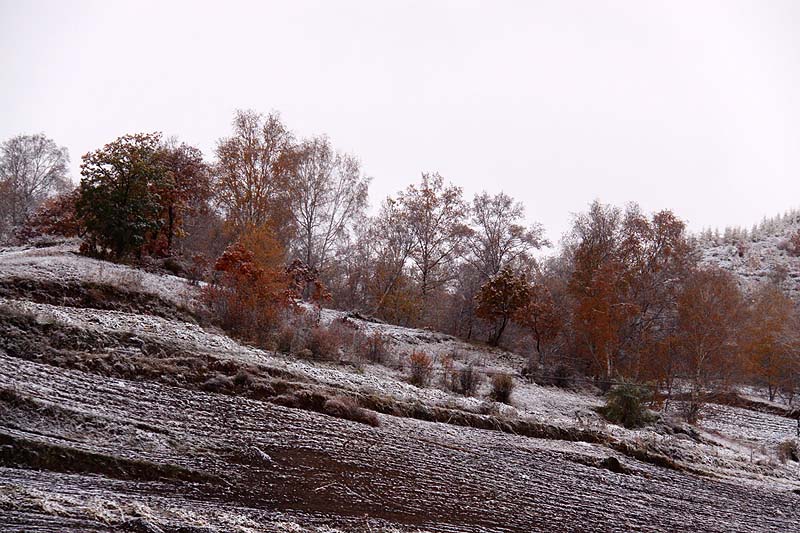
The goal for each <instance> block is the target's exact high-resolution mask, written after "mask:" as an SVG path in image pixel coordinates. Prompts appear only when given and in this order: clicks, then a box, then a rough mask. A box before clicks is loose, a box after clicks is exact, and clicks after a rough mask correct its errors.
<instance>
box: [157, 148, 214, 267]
mask: <svg viewBox="0 0 800 533" xmlns="http://www.w3.org/2000/svg"><path fill="white" fill-rule="evenodd" d="M160 159H161V165H162V166H163V169H164V178H163V180H162V181H161V182H160V183H158V184H157V186H158V189H157V192H158V195H159V197H160V199H161V201H160V204H161V209H162V213H161V218H162V220H163V221H164V224H163V226H162V227H161V231H160V234H159V236H158V238H157V239H156V241H157V244H156V245H155V246H154V248H155V249H156V251H157V253H159V254H160V255H170V254H172V251H173V244H174V241H175V238H176V237H182V236H184V235H185V232H184V229H183V227H184V220H185V219H186V217H187V216H190V215H196V214H198V213H199V212H200V210H201V209H203V208H204V207H205V206H206V205H207V202H208V199H209V197H210V196H211V182H210V174H209V168H208V165H206V163H205V162H204V161H203V153H202V152H201V151H200V150H199V149H197V148H195V147H193V146H189V145H187V144H184V143H181V144H178V143H177V141H176V140H174V139H169V140H167V141H166V142H165V143H163V144H162V147H161V156H160Z"/></svg>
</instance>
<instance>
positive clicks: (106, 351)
mask: <svg viewBox="0 0 800 533" xmlns="http://www.w3.org/2000/svg"><path fill="white" fill-rule="evenodd" d="M71 246H72V245H69V244H67V245H62V246H58V247H51V248H41V249H37V248H13V249H6V250H2V251H0V288H1V289H2V291H3V292H2V297H0V526H2V527H0V529H2V530H3V531H148V532H150V533H153V532H155V533H157V532H159V531H161V532H169V531H172V532H178V531H181V532H185V531H192V532H200V531H202V532H223V531H224V532H227V531H238V532H248V533H252V532H267V531H319V532H323V531H325V532H329V533H331V532H334V531H370V532H377V531H385V532H390V531H391V532H399V531H437V532H456V531H480V532H506V531H576V530H591V531H633V530H638V531H726V532H727V531H748V532H763V531H791V530H798V525H797V524H798V523H800V522H798V520H800V500H798V496H797V494H796V493H795V491H800V465H799V464H798V463H797V462H794V461H788V462H785V463H784V462H781V461H780V460H779V459H778V455H777V451H776V449H777V446H778V445H779V444H780V443H782V442H784V441H786V440H787V439H791V438H793V437H794V432H795V421H794V420H792V419H790V418H788V417H786V416H782V415H781V414H775V413H776V412H778V413H779V412H780V409H777V408H776V409H773V410H772V411H774V412H770V411H760V410H751V409H743V408H741V407H731V406H727V405H716V404H715V405H712V406H710V407H709V408H708V409H707V411H706V414H705V417H704V418H703V420H702V421H701V423H700V424H699V425H698V426H697V427H690V426H687V425H686V424H684V423H682V422H679V421H677V420H672V419H670V418H669V417H662V419H661V420H660V421H659V422H657V423H656V424H654V425H652V426H649V427H647V428H644V429H639V430H630V429H625V428H622V427H619V426H615V425H613V424H610V423H607V422H605V421H604V420H603V419H602V417H600V415H599V414H598V413H597V412H596V411H595V410H594V408H596V407H598V406H600V405H602V403H603V400H602V398H601V397H600V396H598V395H597V394H596V393H595V392H593V391H591V390H563V389H558V388H554V387H543V386H539V385H537V384H534V383H529V382H528V381H526V380H525V379H523V377H522V376H521V375H520V374H519V370H520V368H521V366H522V363H523V360H522V358H521V357H520V356H517V355H515V354H512V353H508V352H503V351H501V350H497V349H489V348H487V347H485V346H482V345H478V344H469V343H465V342H462V341H460V340H458V339H455V338H453V337H450V336H447V335H443V334H439V333H434V332H430V331H424V330H416V329H409V328H402V327H397V326H392V325H388V324H381V323H375V322H366V321H363V320H359V319H358V318H354V317H349V318H348V320H349V321H351V322H352V323H353V324H354V325H355V327H357V328H359V329H362V330H364V331H367V332H378V333H381V334H382V335H383V336H384V337H385V338H387V339H388V340H389V343H390V344H389V356H388V357H387V359H386V361H384V362H383V363H382V364H373V363H364V364H360V365H350V364H337V363H334V362H319V361H309V360H304V359H298V358H295V357H291V356H288V355H283V354H278V353H273V352H270V351H265V350H261V349H257V348H253V347H250V346H246V345H243V344H241V343H240V342H237V341H236V340H234V339H231V338H229V337H227V336H225V335H223V334H222V333H221V332H219V331H216V330H212V329H209V328H204V327H203V326H202V325H198V323H197V321H196V320H194V319H193V316H192V312H193V310H196V306H197V305H199V304H198V299H197V290H198V289H197V287H195V286H193V285H191V284H190V283H188V282H186V281H185V280H182V279H180V278H174V277H171V276H159V275H156V274H147V273H143V272H140V271H138V270H136V269H132V268H130V267H125V266H119V265H111V264H108V263H103V262H100V261H95V260H91V259H87V258H84V257H81V256H78V255H77V254H76V253H75V249H74V247H71ZM131 280H134V281H131ZM87 287H88V288H91V290H92V291H100V294H102V295H104V296H105V297H106V299H105V300H103V301H102V302H100V301H98V300H97V298H94V297H86V295H85V294H83V292H82V291H84V290H86V288H87ZM109 287H110V288H109ZM90 292H91V291H90ZM76 294H78V295H79V296H80V297H78V296H76ZM109 299H110V300H109ZM98 305H101V307H102V308H97V306H98ZM344 317H345V314H344V313H340V312H335V311H323V313H322V320H323V322H331V321H334V320H339V319H342V318H344ZM415 350H423V351H425V352H426V353H428V354H431V355H432V356H433V359H434V361H435V365H437V368H440V367H439V365H440V364H441V361H442V360H443V358H444V357H445V356H449V357H454V358H455V359H456V361H457V363H472V364H474V365H476V367H477V368H478V369H479V370H480V371H481V372H483V373H487V374H491V373H494V372H507V373H511V374H512V375H513V376H514V380H515V383H516V389H515V391H514V393H513V395H512V402H511V403H512V405H510V406H509V405H502V404H498V403H495V402H493V401H491V400H489V399H488V398H487V393H488V387H489V385H488V383H487V382H484V383H483V386H482V388H481V389H479V391H478V393H477V394H476V395H475V396H474V397H463V396H460V395H457V394H454V393H452V392H449V391H446V390H444V389H443V388H440V387H439V384H438V382H437V381H436V380H434V382H433V383H432V384H431V386H430V387H425V388H418V387H415V386H413V385H411V384H410V383H408V380H407V368H406V367H405V365H404V361H407V358H408V355H409V354H410V353H411V352H412V351H415ZM198 376H200V377H198ZM209 376H210V379H209ZM219 383H228V384H230V385H231V388H228V389H224V388H219V387H218V384H219ZM234 385H235V386H234ZM237 387H238V388H237ZM746 392H748V393H751V394H752V392H753V391H746ZM326 397H347V398H351V399H354V401H357V402H359V404H360V405H362V406H364V407H366V408H368V409H370V410H373V411H375V413H376V414H375V417H376V418H377V421H378V423H379V424H378V426H377V427H372V426H369V425H366V424H363V423H359V422H356V421H350V420H343V419H341V418H334V417H333V416H328V414H325V413H324V412H323V411H324V410H320V409H319V407H318V406H317V407H315V406H314V404H313V402H314V399H315V398H326ZM690 516H691V517H692V519H691V520H689V519H688V517H690Z"/></svg>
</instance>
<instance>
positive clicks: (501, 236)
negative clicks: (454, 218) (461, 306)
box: [467, 192, 549, 279]
mask: <svg viewBox="0 0 800 533" xmlns="http://www.w3.org/2000/svg"><path fill="white" fill-rule="evenodd" d="M470 215H471V222H472V231H471V232H470V236H469V239H467V245H468V247H469V251H470V254H469V260H470V262H472V263H473V264H474V265H475V268H477V269H478V271H479V272H480V273H481V276H482V277H483V278H484V279H489V278H491V277H492V276H494V275H496V274H497V273H498V272H500V269H502V268H503V266H505V265H507V264H510V263H513V262H515V261H518V260H523V261H524V260H528V259H530V254H531V252H532V251H533V250H536V249H539V248H541V247H542V246H547V245H548V244H549V243H548V242H547V240H546V239H545V238H544V230H543V229H542V226H541V225H540V224H534V225H532V226H530V227H525V226H524V225H523V222H524V220H525V207H524V206H523V205H522V203H521V202H515V201H514V200H513V198H511V197H510V196H508V195H507V194H505V193H502V192H501V193H499V194H496V195H494V196H490V195H489V194H488V193H486V192H483V193H481V194H476V195H475V198H473V200H472V208H471V209H470Z"/></svg>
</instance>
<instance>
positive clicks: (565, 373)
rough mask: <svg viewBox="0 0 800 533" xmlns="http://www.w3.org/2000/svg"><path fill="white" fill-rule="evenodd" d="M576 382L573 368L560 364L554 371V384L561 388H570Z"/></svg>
mask: <svg viewBox="0 0 800 533" xmlns="http://www.w3.org/2000/svg"><path fill="white" fill-rule="evenodd" d="M574 383H575V376H574V374H573V373H572V369H571V368H570V367H569V366H567V365H564V364H560V365H558V366H557V367H556V369H555V370H554V371H553V385H555V386H556V387H559V388H561V389H568V388H570V387H572V385H573V384H574Z"/></svg>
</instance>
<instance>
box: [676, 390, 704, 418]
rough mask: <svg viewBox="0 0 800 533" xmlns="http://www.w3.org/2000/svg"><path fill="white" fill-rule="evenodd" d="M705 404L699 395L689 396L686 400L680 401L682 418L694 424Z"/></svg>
mask: <svg viewBox="0 0 800 533" xmlns="http://www.w3.org/2000/svg"><path fill="white" fill-rule="evenodd" d="M704 406H705V404H704V402H703V400H702V398H701V396H700V395H694V396H691V397H689V398H688V399H687V400H686V401H684V402H681V404H680V407H679V410H680V413H681V416H682V417H683V419H684V420H686V421H687V422H689V423H690V424H694V423H695V422H697V421H698V420H699V419H700V415H701V414H702V412H703V407H704Z"/></svg>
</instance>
